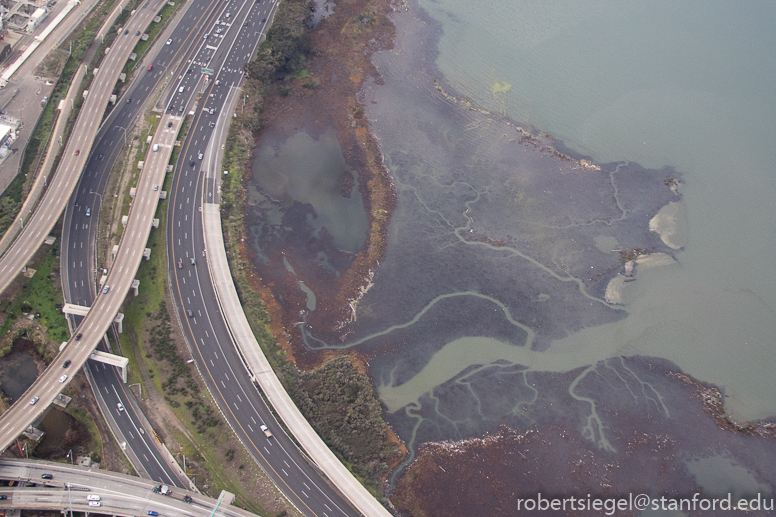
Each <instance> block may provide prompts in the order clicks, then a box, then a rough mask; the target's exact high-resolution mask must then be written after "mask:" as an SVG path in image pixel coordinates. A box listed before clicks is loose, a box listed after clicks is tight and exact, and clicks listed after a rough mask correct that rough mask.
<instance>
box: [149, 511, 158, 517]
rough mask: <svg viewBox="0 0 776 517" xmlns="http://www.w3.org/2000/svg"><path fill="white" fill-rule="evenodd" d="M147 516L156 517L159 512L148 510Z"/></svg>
mask: <svg viewBox="0 0 776 517" xmlns="http://www.w3.org/2000/svg"><path fill="white" fill-rule="evenodd" d="M148 515H151V516H153V517H156V516H157V515H159V512H155V511H153V510H148Z"/></svg>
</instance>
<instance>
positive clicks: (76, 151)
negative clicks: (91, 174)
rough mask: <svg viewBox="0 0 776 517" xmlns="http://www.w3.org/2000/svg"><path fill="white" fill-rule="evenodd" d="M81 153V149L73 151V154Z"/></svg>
mask: <svg viewBox="0 0 776 517" xmlns="http://www.w3.org/2000/svg"><path fill="white" fill-rule="evenodd" d="M79 154H81V150H80V149H76V150H75V152H74V153H73V155H75V156H78V155H79Z"/></svg>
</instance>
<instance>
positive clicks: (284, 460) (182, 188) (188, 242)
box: [167, 0, 357, 517]
mask: <svg viewBox="0 0 776 517" xmlns="http://www.w3.org/2000/svg"><path fill="white" fill-rule="evenodd" d="M232 4H236V5H235V7H234V10H232V11H231V12H230V17H229V19H233V20H234V22H229V21H226V18H225V16H222V17H221V20H220V21H219V23H218V24H216V25H215V26H214V27H213V31H211V36H210V37H211V38H212V34H213V33H214V32H215V33H216V35H217V36H216V37H217V38H218V37H220V36H221V34H223V33H224V32H223V30H225V29H226V27H225V24H229V25H230V26H231V27H234V28H236V29H237V30H236V31H235V32H236V33H237V34H236V38H235V39H234V40H233V41H232V42H231V43H230V44H229V46H228V48H222V46H224V43H222V42H220V41H216V42H215V45H213V44H212V43H211V42H208V44H203V46H202V53H201V54H198V55H197V58H196V59H195V60H194V63H195V64H196V65H200V66H205V65H207V64H208V63H209V62H210V59H212V58H211V56H213V57H216V58H217V57H219V56H221V55H225V56H226V61H225V62H224V64H223V67H222V68H221V70H220V72H219V73H218V74H217V75H216V76H215V78H214V80H213V81H204V80H201V79H199V78H197V77H196V76H195V75H193V72H192V74H186V75H187V77H185V78H184V79H183V80H182V81H181V83H180V86H179V87H178V90H177V91H178V92H181V90H182V92H181V94H186V93H188V92H190V91H192V92H196V91H198V92H202V97H201V99H204V102H200V104H199V105H198V106H197V109H195V110H194V111H193V120H192V123H191V130H190V132H189V135H188V136H187V138H186V141H185V142H184V143H183V147H182V149H181V153H180V157H181V158H180V159H179V162H178V165H177V166H176V169H175V175H174V177H173V187H172V189H171V192H170V194H169V197H170V203H169V205H168V234H167V249H168V260H169V264H168V268H169V274H170V279H171V283H172V289H173V296H174V299H175V305H176V309H177V311H178V317H179V320H180V321H181V326H182V328H183V331H184V335H185V336H186V338H187V342H188V344H189V347H190V348H191V350H192V355H193V357H194V359H195V361H196V364H197V368H198V369H199V371H200V373H201V374H202V377H203V379H204V380H205V383H206V384H207V386H208V389H209V391H210V393H211V395H213V397H214V400H215V401H216V403H217V404H218V407H219V409H220V410H221V412H222V414H223V415H224V416H225V418H226V419H227V421H228V422H229V424H230V425H231V427H232V429H233V430H234V431H235V433H236V434H237V436H238V438H239V439H240V440H241V441H242V443H243V445H244V446H245V447H246V449H247V450H248V452H249V453H250V454H251V456H253V458H254V459H255V460H256V461H257V463H259V465H261V466H262V468H263V469H264V470H265V472H267V474H268V475H269V476H270V477H271V478H272V480H273V481H274V482H275V484H276V485H277V486H278V487H280V489H281V490H282V491H283V493H284V494H285V495H286V497H287V498H288V499H289V500H290V501H291V502H292V504H294V505H295V506H296V507H297V508H298V509H299V510H300V511H301V512H302V513H304V514H305V515H320V516H326V517H334V516H338V515H357V512H356V511H355V510H353V509H352V508H351V507H350V506H349V505H348V504H347V502H346V500H345V499H343V498H342V497H341V496H340V495H339V494H338V493H337V492H336V491H335V490H333V489H332V488H331V487H330V486H329V485H328V483H327V482H326V481H325V480H324V479H323V478H322V477H321V475H320V473H319V471H318V470H317V469H316V468H314V467H313V466H311V465H310V463H309V462H308V460H307V459H306V458H305V457H303V456H302V454H301V453H300V451H299V449H298V448H297V447H296V445H295V444H294V443H293V441H292V440H291V439H290V438H289V437H288V436H287V435H286V434H285V432H284V431H283V428H282V427H281V426H280V425H279V424H278V423H277V421H276V420H275V418H274V417H273V416H272V413H271V411H270V410H269V409H268V408H267V406H266V404H265V403H264V401H263V399H262V398H261V396H260V394H259V393H258V391H257V390H256V389H255V388H253V387H252V386H251V385H252V381H251V378H250V376H249V374H248V372H247V371H246V369H245V368H244V367H243V366H242V364H241V359H240V356H239V354H238V353H237V350H236V349H235V346H234V343H233V342H232V341H231V338H230V336H229V332H228V329H227V328H226V325H225V323H224V319H223V316H222V315H221V314H220V312H219V309H218V306H217V304H216V303H215V293H214V291H213V286H212V283H211V281H210V277H209V274H208V271H207V268H206V266H205V260H206V256H205V255H204V249H205V248H204V241H203V237H202V231H201V229H202V213H201V211H200V207H201V198H202V196H203V195H209V199H213V197H212V195H213V194H215V196H217V191H214V190H213V185H214V181H213V179H214V176H215V175H217V174H219V173H220V166H219V164H218V163H217V160H215V159H214V156H215V154H216V153H213V152H212V149H213V148H214V147H217V146H220V142H222V141H223V140H224V139H225V134H226V130H227V128H228V121H229V118H230V113H231V110H230V109H227V108H226V107H225V106H228V105H226V102H227V101H228V100H232V101H234V98H235V96H236V95H238V94H239V90H238V87H239V85H240V83H241V82H242V78H243V70H242V66H243V64H244V63H246V62H247V61H248V60H249V59H250V56H251V55H252V53H253V52H254V51H255V47H256V45H257V43H258V41H259V38H260V36H261V34H262V32H263V30H264V27H265V25H264V23H266V22H258V23H256V22H255V21H254V20H259V19H264V20H266V19H271V15H272V14H274V9H275V4H272V3H269V2H266V0H265V2H256V3H253V2H252V1H251V2H246V1H245V0H235V1H234V2H233V3H232ZM219 29H222V31H221V32H219ZM210 47H215V48H210ZM188 76H191V77H188ZM183 102H185V97H184V101H183ZM183 102H181V103H179V100H178V99H177V98H176V97H174V98H173V100H172V102H171V103H170V108H169V111H170V112H172V113H175V112H181V109H180V106H181V105H183ZM231 105H232V106H233V102H232V104H231ZM219 115H221V116H220V117H219ZM209 149H210V150H209ZM205 184H207V185H209V186H210V188H209V189H207V190H203V186H204V185H205ZM261 425H266V426H267V427H268V428H269V429H270V431H271V432H272V434H273V437H272V438H267V437H266V436H265V435H264V433H263V432H262V431H261V430H260V429H259V426H261Z"/></svg>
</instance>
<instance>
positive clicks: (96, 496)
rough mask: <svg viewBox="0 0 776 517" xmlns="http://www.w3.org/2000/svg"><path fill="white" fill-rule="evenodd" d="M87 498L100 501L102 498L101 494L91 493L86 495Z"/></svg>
mask: <svg viewBox="0 0 776 517" xmlns="http://www.w3.org/2000/svg"><path fill="white" fill-rule="evenodd" d="M86 499H88V500H89V501H99V500H100V496H98V495H93V494H89V495H88V496H86Z"/></svg>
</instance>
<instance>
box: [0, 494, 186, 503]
mask: <svg viewBox="0 0 776 517" xmlns="http://www.w3.org/2000/svg"><path fill="white" fill-rule="evenodd" d="M186 497H188V496H186ZM6 499H8V496H7V495H0V501H5V500H6ZM189 499H191V498H190V497H189ZM187 502H188V501H187Z"/></svg>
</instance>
